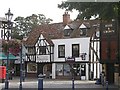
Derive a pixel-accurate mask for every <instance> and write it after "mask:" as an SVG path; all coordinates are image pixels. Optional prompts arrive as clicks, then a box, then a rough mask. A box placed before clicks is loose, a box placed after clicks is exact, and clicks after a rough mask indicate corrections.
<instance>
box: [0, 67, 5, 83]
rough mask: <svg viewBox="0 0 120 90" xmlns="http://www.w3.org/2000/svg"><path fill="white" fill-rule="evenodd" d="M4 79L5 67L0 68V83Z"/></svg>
mask: <svg viewBox="0 0 120 90" xmlns="http://www.w3.org/2000/svg"><path fill="white" fill-rule="evenodd" d="M5 78H6V66H0V82H4V80H5Z"/></svg>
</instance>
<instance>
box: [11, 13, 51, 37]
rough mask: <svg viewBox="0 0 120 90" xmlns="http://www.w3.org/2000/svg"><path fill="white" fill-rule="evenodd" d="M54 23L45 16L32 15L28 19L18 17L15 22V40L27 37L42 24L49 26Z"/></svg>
mask: <svg viewBox="0 0 120 90" xmlns="http://www.w3.org/2000/svg"><path fill="white" fill-rule="evenodd" d="M51 21H52V19H50V18H46V17H45V16H44V15H43V14H38V15H36V14H32V15H31V16H27V17H25V18H24V17H20V16H19V17H17V18H15V20H14V27H13V38H17V39H21V37H22V36H27V35H28V33H29V32H30V31H31V30H32V29H33V28H35V27H37V26H39V25H41V24H49V23H50V22H51Z"/></svg>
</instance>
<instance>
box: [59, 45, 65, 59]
mask: <svg viewBox="0 0 120 90" xmlns="http://www.w3.org/2000/svg"><path fill="white" fill-rule="evenodd" d="M64 57H65V45H59V46H58V58H64Z"/></svg>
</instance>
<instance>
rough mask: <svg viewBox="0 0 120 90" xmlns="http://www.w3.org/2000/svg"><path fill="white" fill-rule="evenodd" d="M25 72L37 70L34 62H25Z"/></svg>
mask: <svg viewBox="0 0 120 90" xmlns="http://www.w3.org/2000/svg"><path fill="white" fill-rule="evenodd" d="M27 72H28V73H36V72H37V64H36V63H28V64H27Z"/></svg>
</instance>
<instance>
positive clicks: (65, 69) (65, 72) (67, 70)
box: [63, 64, 71, 76]
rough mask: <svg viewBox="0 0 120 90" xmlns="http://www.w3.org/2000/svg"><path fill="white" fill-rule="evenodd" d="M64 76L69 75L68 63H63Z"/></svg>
mask: <svg viewBox="0 0 120 90" xmlns="http://www.w3.org/2000/svg"><path fill="white" fill-rule="evenodd" d="M63 73H64V76H69V75H70V74H71V72H70V66H69V65H68V64H64V72H63Z"/></svg>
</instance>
